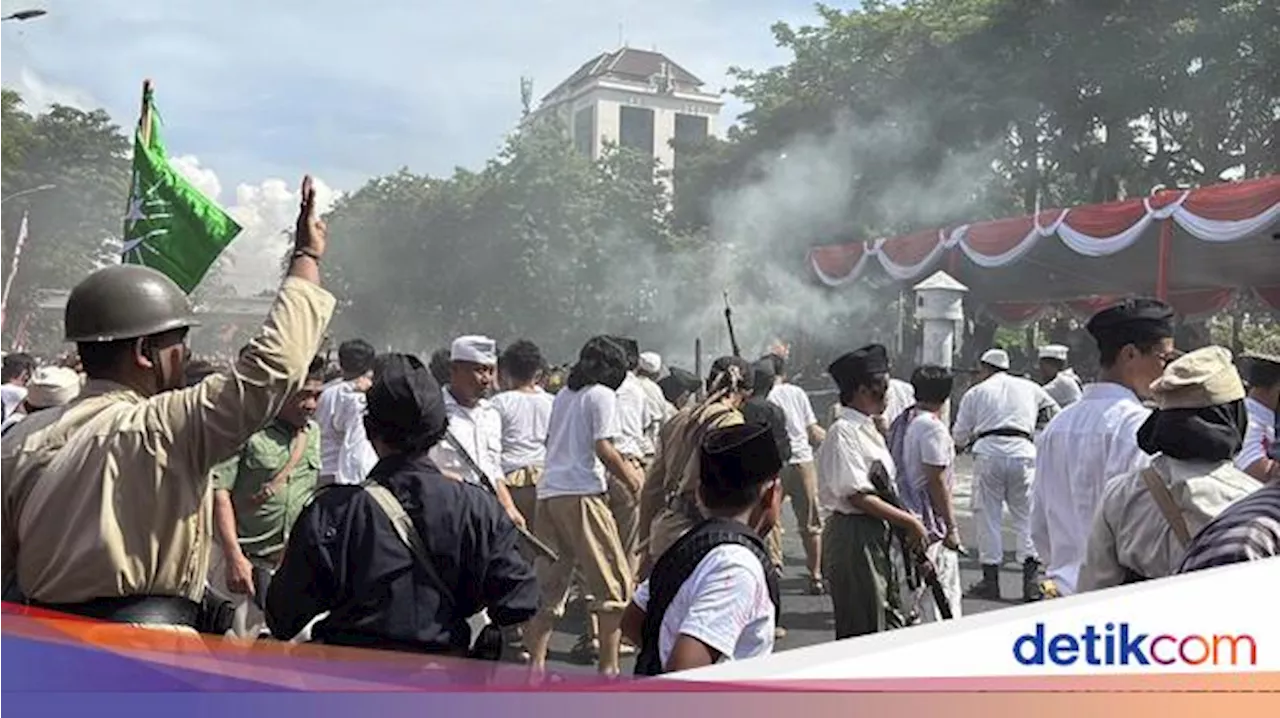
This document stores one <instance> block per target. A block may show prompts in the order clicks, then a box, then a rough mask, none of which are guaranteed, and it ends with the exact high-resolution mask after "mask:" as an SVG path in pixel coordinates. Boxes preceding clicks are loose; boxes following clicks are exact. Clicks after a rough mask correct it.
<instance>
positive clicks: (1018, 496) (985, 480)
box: [952, 349, 1058, 601]
mask: <svg viewBox="0 0 1280 718" xmlns="http://www.w3.org/2000/svg"><path fill="white" fill-rule="evenodd" d="M1057 412H1058V404H1057V402H1055V401H1054V400H1053V399H1052V398H1051V397H1050V396H1049V395H1048V394H1047V393H1046V392H1045V390H1044V389H1043V388H1042V387H1041V386H1040V385H1039V384H1036V383H1035V382H1033V381H1031V380H1030V379H1023V378H1022V377H1017V376H1013V375H1011V374H1009V355H1008V353H1006V352H1005V351H1004V350H1003V349H989V350H987V351H986V352H985V353H984V354H983V355H982V359H981V360H980V361H979V364H978V383H977V384H976V385H974V386H973V387H972V388H970V389H969V391H967V392H966V393H965V395H964V396H963V397H961V398H960V410H959V411H958V412H956V423H955V426H954V427H952V435H953V436H954V437H955V441H956V444H957V445H959V446H968V447H970V448H971V449H972V450H973V456H974V462H973V517H974V521H975V523H976V524H977V528H978V558H979V560H980V561H981V562H982V580H981V581H979V582H978V583H976V584H974V585H973V586H971V587H970V589H969V594H970V595H971V596H973V597H975V598H984V599H987V600H991V601H998V600H1000V565H1001V564H1003V563H1004V545H1003V541H1002V534H1001V527H1002V522H1001V519H1002V518H1003V515H1004V506H1005V505H1006V504H1007V505H1008V506H1009V516H1010V518H1012V520H1013V532H1014V536H1016V537H1017V538H1016V540H1017V546H1016V556H1017V560H1018V563H1019V564H1021V565H1022V598H1023V600H1024V601H1034V600H1038V599H1039V598H1041V595H1040V582H1039V571H1040V561H1039V558H1038V557H1037V556H1036V549H1035V546H1034V545H1033V544H1032V542H1031V528H1030V522H1029V517H1030V513H1031V481H1032V477H1033V476H1034V475H1035V465H1036V463H1035V462H1036V445H1035V443H1034V442H1035V431H1036V424H1037V423H1038V422H1039V419H1040V417H1041V416H1043V415H1048V416H1050V417H1051V416H1053V415H1054V414H1056V413H1057Z"/></svg>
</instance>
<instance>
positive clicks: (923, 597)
mask: <svg viewBox="0 0 1280 718" xmlns="http://www.w3.org/2000/svg"><path fill="white" fill-rule="evenodd" d="M891 553H892V555H893V562H894V564H895V567H896V570H897V571H898V588H899V592H900V594H901V596H902V607H903V610H904V611H906V613H907V614H908V615H910V614H912V613H918V614H919V623H933V622H934V621H940V620H942V616H940V615H938V604H937V603H935V602H934V600H933V592H932V591H931V590H929V587H928V586H927V585H923V582H922V585H921V587H919V588H917V589H916V590H915V591H912V590H911V588H910V587H909V586H907V584H906V581H904V580H903V577H905V576H906V574H905V573H904V569H905V567H904V566H903V564H902V551H901V550H900V549H899V548H898V544H897V543H896V542H895V543H894V545H893V549H892V551H891ZM925 555H927V556H928V557H929V560H930V561H932V562H933V568H934V570H935V571H936V572H937V574H938V582H939V583H941V584H942V592H943V593H945V594H946V596H947V603H948V604H950V606H951V618H952V619H956V618H960V616H961V615H963V614H962V613H961V611H962V610H963V608H962V605H961V601H960V599H961V598H963V596H964V591H963V589H962V588H961V587H960V554H958V553H956V552H955V551H952V550H951V549H949V548H946V547H945V546H943V545H942V542H941V541H938V542H936V543H934V544H932V545H930V546H929V548H928V549H926V550H925Z"/></svg>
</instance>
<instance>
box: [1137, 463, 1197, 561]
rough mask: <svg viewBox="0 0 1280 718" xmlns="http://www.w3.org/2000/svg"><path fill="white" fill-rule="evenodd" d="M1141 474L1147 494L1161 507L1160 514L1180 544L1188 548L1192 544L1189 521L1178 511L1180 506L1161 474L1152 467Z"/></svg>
mask: <svg viewBox="0 0 1280 718" xmlns="http://www.w3.org/2000/svg"><path fill="white" fill-rule="evenodd" d="M1141 474H1142V481H1143V483H1145V484H1146V485H1147V492H1148V493H1150V494H1151V498H1153V499H1155V502H1156V506H1159V507H1160V513H1162V514H1164V520H1165V521H1166V522H1167V523H1168V524H1169V528H1171V529H1173V534H1174V535H1175V536H1177V537H1178V542H1179V543H1181V544H1182V546H1183V548H1186V546H1187V544H1189V543H1191V532H1190V531H1189V530H1188V529H1187V521H1186V519H1184V518H1183V517H1182V512H1181V511H1179V510H1178V505H1177V504H1175V503H1174V501H1173V494H1171V493H1169V487H1168V486H1166V485H1165V483H1164V479H1162V478H1161V477H1160V474H1158V473H1156V470H1155V469H1153V468H1151V467H1150V466H1148V467H1147V468H1145V469H1143V470H1142V472H1141Z"/></svg>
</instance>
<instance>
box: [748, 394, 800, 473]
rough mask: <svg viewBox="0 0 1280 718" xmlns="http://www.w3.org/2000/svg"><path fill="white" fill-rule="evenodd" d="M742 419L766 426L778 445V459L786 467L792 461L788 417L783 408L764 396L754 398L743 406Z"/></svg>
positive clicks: (749, 422)
mask: <svg viewBox="0 0 1280 718" xmlns="http://www.w3.org/2000/svg"><path fill="white" fill-rule="evenodd" d="M742 418H743V420H744V421H745V422H746V423H748V424H764V425H765V426H767V427H769V431H770V432H772V434H773V441H774V443H776V444H777V445H778V458H780V459H782V465H783V466H786V464H787V462H788V461H791V438H790V437H789V436H788V435H787V415H786V414H785V413H784V412H783V411H782V407H780V406H778V405H777V404H775V403H773V402H771V401H769V400H768V399H766V398H765V397H763V396H753V397H751V398H750V399H747V403H745V404H743V406H742Z"/></svg>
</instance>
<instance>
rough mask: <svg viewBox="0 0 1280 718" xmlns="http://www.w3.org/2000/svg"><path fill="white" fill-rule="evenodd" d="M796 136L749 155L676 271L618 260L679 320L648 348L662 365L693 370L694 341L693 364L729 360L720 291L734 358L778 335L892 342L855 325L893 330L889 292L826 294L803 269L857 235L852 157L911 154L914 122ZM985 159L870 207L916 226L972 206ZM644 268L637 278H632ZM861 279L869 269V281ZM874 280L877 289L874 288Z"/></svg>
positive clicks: (899, 188) (660, 308)
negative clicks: (745, 169)
mask: <svg viewBox="0 0 1280 718" xmlns="http://www.w3.org/2000/svg"><path fill="white" fill-rule="evenodd" d="M833 127H834V129H833V130H831V131H828V132H825V133H821V134H809V135H805V136H801V137H798V138H796V139H795V140H793V141H792V142H790V143H788V144H787V145H786V146H785V147H783V148H782V149H781V150H779V151H775V152H770V153H769V154H767V155H764V156H761V157H758V158H757V159H756V161H755V166H754V168H753V176H754V177H755V179H754V180H753V181H751V182H749V183H747V184H746V185H744V186H741V187H739V188H736V189H734V190H732V191H728V192H725V193H723V194H720V195H718V196H716V197H715V198H714V199H713V202H712V205H711V222H710V224H711V226H710V230H709V232H710V237H711V242H710V243H709V245H708V247H707V249H705V250H703V251H700V252H699V253H698V254H697V255H696V256H693V257H688V256H686V257H684V258H683V259H682V260H681V261H682V262H683V263H684V265H685V266H683V267H673V266H672V261H673V260H671V259H669V258H667V257H665V256H663V255H658V254H655V255H654V256H652V257H649V258H646V259H643V260H641V261H629V262H628V263H627V266H626V268H625V271H626V276H627V277H630V278H631V279H625V278H623V277H619V279H620V280H623V281H630V282H634V281H636V280H635V279H634V277H636V276H645V277H647V279H646V280H644V281H646V283H647V284H648V285H649V287H648V288H649V290H650V293H649V294H650V296H652V297H653V301H654V304H655V307H654V309H655V311H654V313H655V314H656V315H658V316H674V317H680V319H679V320H678V321H677V322H676V323H675V324H674V325H671V326H668V327H665V328H664V332H663V334H664V336H663V338H662V340H660V341H659V342H657V343H658V346H655V347H646V348H653V349H655V350H657V351H659V352H661V353H663V355H664V357H665V361H666V363H669V364H676V365H678V366H683V367H686V368H690V369H691V368H693V347H694V340H695V338H701V340H702V351H703V354H702V358H703V362H704V367H705V366H706V364H707V363H708V362H710V361H711V360H712V359H714V358H715V357H716V356H720V355H723V354H728V353H729V352H730V344H729V338H728V332H727V330H726V325H725V321H724V313H723V312H724V303H723V294H722V293H723V292H726V291H727V292H728V293H729V299H730V301H731V304H732V307H733V320H734V329H735V333H736V335H737V340H738V343H739V345H740V346H741V348H742V352H743V354H744V355H745V356H746V357H747V358H748V359H751V358H754V357H755V356H758V355H759V354H762V353H764V352H765V351H766V350H767V349H768V347H769V346H770V345H771V344H772V343H774V342H775V341H777V340H779V339H786V338H795V337H797V336H802V335H803V336H809V337H812V338H815V339H816V340H818V341H819V342H820V343H824V344H826V345H828V346H831V347H833V348H843V349H846V350H847V349H853V348H855V347H857V346H859V345H861V344H865V343H868V342H871V341H879V342H884V343H891V342H892V340H893V337H892V336H885V335H883V334H880V335H875V334H873V332H872V330H871V329H869V328H867V327H866V326H864V324H865V323H866V320H868V319H871V318H873V317H874V318H875V319H877V320H878V322H879V324H880V325H881V326H885V325H889V326H892V323H893V316H889V317H888V320H889V321H887V322H886V321H884V320H885V318H886V316H885V315H886V313H895V314H896V311H897V309H898V307H897V306H896V304H895V302H894V299H895V298H896V295H895V293H894V291H893V290H892V289H891V288H883V289H887V291H878V292H872V291H870V290H872V289H873V287H872V285H871V282H872V281H874V280H872V279H870V278H867V279H864V280H859V282H858V283H856V284H853V285H846V286H844V287H841V288H839V289H836V290H831V289H828V288H826V287H823V286H821V285H819V284H818V282H817V280H816V279H815V278H814V277H813V275H812V273H811V270H810V269H809V268H808V267H807V266H806V265H805V264H804V263H803V261H804V257H805V254H806V252H807V250H808V249H809V248H810V247H812V246H813V245H814V244H817V243H823V242H828V243H829V242H833V241H835V242H849V241H856V240H864V239H874V237H867V236H861V235H859V234H858V230H857V228H855V227H853V226H851V225H850V219H851V218H850V214H851V201H852V200H853V197H854V194H855V192H857V189H858V184H859V180H860V178H861V176H862V173H863V172H864V171H878V170H871V169H868V168H864V167H860V166H858V161H857V159H856V158H859V157H863V158H869V160H870V161H872V162H873V163H874V166H875V167H882V166H883V162H884V160H885V159H886V158H889V159H892V158H894V157H896V156H902V157H906V156H910V155H911V154H912V153H913V152H914V151H915V148H916V147H918V146H919V144H918V142H919V138H920V137H921V134H920V130H919V129H918V127H919V126H918V125H917V124H916V123H913V122H910V121H907V120H904V119H903V118H895V119H894V120H893V121H886V122H882V123H877V124H875V125H873V126H859V125H857V124H854V123H851V122H848V121H837V122H835V123H833ZM990 167H991V163H990V154H989V153H988V152H985V151H983V152H975V153H972V154H965V155H955V156H948V157H946V158H944V159H943V161H942V163H941V167H940V169H939V171H937V172H935V173H934V174H933V175H932V176H931V177H930V178H929V179H928V180H927V181H924V182H920V181H907V180H900V181H898V182H895V183H892V184H891V190H890V191H889V192H887V193H885V194H884V195H883V196H882V198H877V199H875V200H874V202H873V205H872V207H873V209H874V211H875V214H877V215H878V216H880V217H881V218H882V221H883V222H884V223H885V224H886V225H890V226H894V227H899V228H902V229H903V231H907V230H910V229H926V228H929V227H933V226H939V225H943V224H946V223H948V222H951V221H954V220H955V219H956V217H957V216H963V215H964V213H965V212H966V211H971V209H972V207H973V201H974V198H975V197H976V196H977V195H976V192H977V188H978V187H979V186H980V185H981V184H982V182H981V180H982V178H984V177H985V176H989V173H990ZM641 268H643V274H642V273H641ZM870 274H871V273H868V275H870ZM880 284H881V285H884V284H886V282H884V281H881V282H880Z"/></svg>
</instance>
